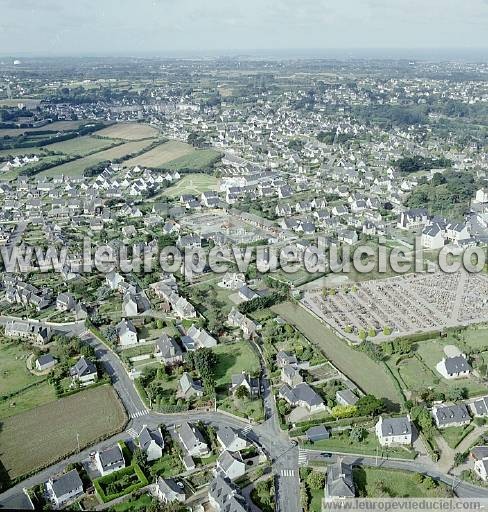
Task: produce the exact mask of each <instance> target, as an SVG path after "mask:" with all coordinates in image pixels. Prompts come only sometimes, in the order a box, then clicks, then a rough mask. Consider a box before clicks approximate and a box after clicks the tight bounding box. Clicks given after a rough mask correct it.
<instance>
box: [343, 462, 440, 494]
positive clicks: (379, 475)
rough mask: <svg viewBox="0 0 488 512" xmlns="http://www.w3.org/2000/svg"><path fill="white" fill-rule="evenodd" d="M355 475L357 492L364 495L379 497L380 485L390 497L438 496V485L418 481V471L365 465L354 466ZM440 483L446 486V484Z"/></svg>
mask: <svg viewBox="0 0 488 512" xmlns="http://www.w3.org/2000/svg"><path fill="white" fill-rule="evenodd" d="M353 477H354V484H355V485H356V490H357V492H358V493H359V495H360V496H364V497H369V498H373V497H378V488H379V487H381V488H382V491H383V493H386V494H387V495H388V496H390V497H401V498H428V497H435V496H438V493H437V492H436V489H437V487H436V488H434V489H428V488H427V487H426V486H425V485H423V484H422V483H418V480H416V478H417V477H416V473H410V472H407V471H399V470H395V469H378V468H368V467H364V466H363V467H361V468H354V470H353ZM438 485H440V486H442V487H445V486H444V484H438ZM383 495H384V494H382V497H383Z"/></svg>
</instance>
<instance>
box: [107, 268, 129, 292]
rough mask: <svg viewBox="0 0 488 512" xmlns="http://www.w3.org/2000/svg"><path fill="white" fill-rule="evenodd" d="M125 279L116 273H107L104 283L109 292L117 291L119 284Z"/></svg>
mask: <svg viewBox="0 0 488 512" xmlns="http://www.w3.org/2000/svg"><path fill="white" fill-rule="evenodd" d="M124 281H125V279H124V278H123V277H122V276H121V275H120V274H119V273H118V272H114V271H112V272H109V273H108V274H107V275H106V276H105V282H106V283H107V285H108V287H109V288H110V289H111V290H117V289H118V287H119V285H120V283H123V282H124Z"/></svg>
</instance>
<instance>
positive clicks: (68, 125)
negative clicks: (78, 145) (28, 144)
mask: <svg viewBox="0 0 488 512" xmlns="http://www.w3.org/2000/svg"><path fill="white" fill-rule="evenodd" d="M84 124H89V122H88V121H55V122H54V123H48V124H46V125H44V126H39V127H38V128H7V129H0V139H1V138H2V137H5V136H6V135H8V136H9V137H18V136H19V135H22V134H23V133H25V132H32V133H35V132H45V131H50V132H70V131H72V130H76V129H77V128H79V127H80V126H81V125H84ZM43 137H45V136H44V135H43ZM29 150H30V148H25V151H29Z"/></svg>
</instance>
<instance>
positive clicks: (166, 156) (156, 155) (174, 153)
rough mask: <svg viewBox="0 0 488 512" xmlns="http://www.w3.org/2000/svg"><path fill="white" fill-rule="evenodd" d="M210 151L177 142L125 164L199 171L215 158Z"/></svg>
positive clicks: (165, 143) (152, 150)
mask: <svg viewBox="0 0 488 512" xmlns="http://www.w3.org/2000/svg"><path fill="white" fill-rule="evenodd" d="M217 154H218V153H217V152H216V151H214V150H212V149H195V148H193V147H192V146H190V144H186V143H185V142H180V141H177V140H170V141H168V142H164V143H163V144H160V145H159V146H157V147H155V148H153V149H151V150H150V151H148V152H147V153H143V154H142V155H139V156H138V157H135V158H132V159H131V160H128V161H127V162H125V165H126V166H127V167H134V166H136V165H140V166H142V167H151V168H155V169H158V168H161V169H170V170H178V169H183V168H193V169H201V168H203V167H207V166H208V165H209V164H210V163H211V162H212V160H213V159H214V158H215V157H216V156H217Z"/></svg>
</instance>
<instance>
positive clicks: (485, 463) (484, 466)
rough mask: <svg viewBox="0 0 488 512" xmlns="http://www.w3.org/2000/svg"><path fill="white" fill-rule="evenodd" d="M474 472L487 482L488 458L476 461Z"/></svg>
mask: <svg viewBox="0 0 488 512" xmlns="http://www.w3.org/2000/svg"><path fill="white" fill-rule="evenodd" d="M474 472H475V473H476V474H477V475H478V476H479V477H480V478H481V480H483V481H484V482H486V481H487V480H488V458H483V459H479V460H476V461H475V462H474Z"/></svg>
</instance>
